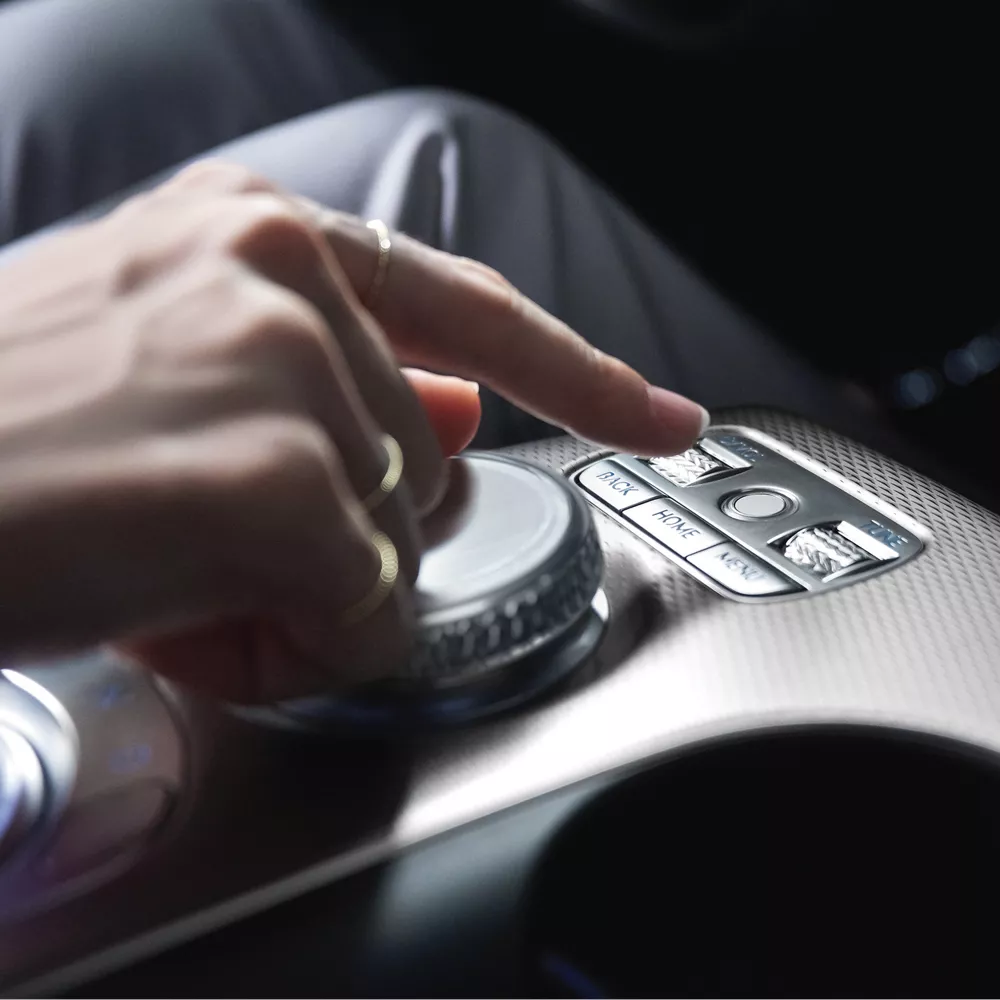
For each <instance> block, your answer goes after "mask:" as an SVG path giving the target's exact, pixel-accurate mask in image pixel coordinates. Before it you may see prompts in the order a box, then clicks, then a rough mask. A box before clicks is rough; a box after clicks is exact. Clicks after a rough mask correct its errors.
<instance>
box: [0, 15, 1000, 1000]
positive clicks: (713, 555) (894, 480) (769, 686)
mask: <svg viewBox="0 0 1000 1000" xmlns="http://www.w3.org/2000/svg"><path fill="white" fill-rule="evenodd" d="M325 2H326V4H327V6H328V7H329V8H330V9H331V12H332V13H333V14H334V15H335V16H336V17H337V18H338V19H339V22H340V23H341V24H342V25H343V26H344V30H346V31H348V32H349V33H350V34H351V35H352V36H353V37H354V38H355V39H356V41H357V42H358V44H359V45H360V46H361V47H362V48H363V49H364V50H365V51H367V52H368V53H370V54H371V55H372V58H373V59H376V60H377V61H378V62H379V63H380V64H381V65H382V66H383V68H385V69H386V71H387V72H388V73H390V75H391V76H392V78H393V80H394V82H395V83H396V84H398V85H399V86H435V87H447V88H450V89H454V90H458V91H463V92H466V93H472V94H475V95H479V96H481V97H484V98H486V99H488V100H491V101H494V102H496V103H498V104H500V105H503V106H505V107H507V108H510V109H512V110H514V111H515V112H517V113H518V114H520V115H522V116H523V117H524V118H526V119H527V120H529V121H531V122H533V123H535V124H537V125H538V126H540V127H541V128H542V129H544V130H545V131H546V132H548V133H549V134H551V135H553V136H554V137H555V138H556V140H557V141H558V142H559V143H560V144H561V145H562V146H563V147H564V148H565V149H567V150H568V151H569V152H570V153H571V154H572V155H573V156H574V157H575V158H576V159H577V160H578V161H579V162H580V163H582V164H583V165H584V166H585V168H586V169H587V170H589V171H590V172H591V173H592V174H593V175H594V176H596V177H597V178H598V179H599V180H600V181H601V182H602V183H603V184H605V185H606V186H607V187H608V188H609V189H611V190H612V191H613V192H614V193H615V194H616V195H617V196H618V197H619V198H621V199H622V200H623V201H624V202H625V203H627V204H628V205H629V206H630V207H631V208H632V209H633V210H634V211H635V213H636V214H637V215H638V216H639V217H641V218H642V219H644V220H645V221H646V222H647V223H648V224H649V225H650V226H651V227H652V228H653V229H654V230H655V231H656V232H657V234H658V235H659V236H660V237H661V238H662V239H663V240H664V241H665V242H666V243H668V244H669V245H670V246H671V247H672V248H673V249H674V250H675V251H676V252H677V253H678V254H679V255H680V256H681V257H682V258H683V259H685V260H686V261H688V262H689V263H690V264H692V266H694V267H695V268H696V269H697V270H698V271H699V272H701V273H702V274H704V275H705V276H706V277H707V278H708V279H709V280H710V282H711V283H712V284H713V286H715V287H716V288H718V289H719V290H720V291H721V292H722V293H723V294H724V295H725V296H726V297H727V298H729V299H730V300H731V301H732V302H734V303H735V304H736V305H737V306H738V307H739V308H740V309H741V310H742V311H744V312H745V313H746V314H748V315H749V316H751V317H752V318H753V319H755V320H756V321H757V322H759V323H760V324H761V325H762V326H763V327H765V328H767V329H769V330H771V331H773V332H774V333H775V334H776V335H777V336H778V337H779V338H780V340H781V341H782V342H783V344H784V345H785V346H786V348H787V349H788V350H789V351H790V352H796V353H799V354H801V355H803V356H804V357H806V358H807V359H808V360H809V361H810V362H811V363H812V364H813V365H814V366H816V367H817V368H819V369H820V370H822V371H824V372H825V373H827V374H829V375H831V376H833V377H834V378H835V379H836V380H838V382H840V383H842V384H843V385H844V386H846V387H848V388H849V390H850V391H851V392H852V393H853V394H854V395H855V396H856V398H858V399H860V400H864V401H865V402H866V404H867V405H868V407H869V409H870V412H871V414H872V422H873V425H878V426H881V427H886V428H890V429H891V430H892V431H893V432H894V433H895V434H897V435H898V440H899V441H900V442H902V445H901V447H900V451H899V453H896V454H890V453H887V452H885V451H882V450H876V449H875V448H874V447H873V446H872V441H866V440H861V439H860V438H859V439H858V440H855V439H853V438H848V437H845V436H844V435H843V434H841V433H839V432H838V431H835V430H833V429H830V428H827V427H823V426H820V425H819V424H816V423H814V422H812V421H810V420H807V419H805V418H803V417H802V416H800V415H799V414H795V413H789V412H781V411H777V410H771V409H767V408H762V407H750V406H747V407H742V408H734V409H730V410H727V411H724V412H716V413H713V415H712V416H713V422H712V425H711V427H710V428H709V429H708V431H707V432H706V433H705V435H704V437H703V438H702V439H700V440H699V441H698V443H697V444H696V445H695V446H694V447H693V448H691V449H690V450H689V451H687V452H685V453H684V454H682V455H679V456H672V457H664V458H654V459H649V460H645V459H642V460H640V459H638V458H636V457H635V456H632V455H625V454H619V453H616V452H614V451H611V450H609V449H597V448H595V446H594V445H593V444H590V443H587V442H584V441H581V440H578V439H576V438H573V437H570V436H559V437H556V438H551V439H546V440H543V441H539V442H533V443H530V444H522V445H518V446H516V447H513V448H508V449H503V450H502V451H500V452H481V453H476V454H471V455H468V456H466V457H463V458H459V459H455V460H453V462H452V463H451V465H452V469H451V474H450V484H449V492H448V494H447V497H446V499H445V501H444V503H443V504H442V506H441V507H440V508H439V509H438V510H437V511H435V513H434V514H433V515H432V518H431V520H430V523H429V526H428V539H429V545H428V551H427V554H426V557H425V562H424V564H423V566H422V569H421V576H420V580H419V587H420V588H422V590H421V600H422V601H424V602H425V603H424V604H423V607H424V608H425V609H426V614H425V615H424V617H423V618H422V619H421V623H420V626H419V627H420V633H419V642H418V646H417V653H416V654H415V656H414V659H413V662H412V663H411V664H410V665H409V667H408V669H407V673H406V675H405V676H401V677H399V678H397V679H395V680H393V681H389V682H384V683H380V684H378V685H368V686H366V687H364V688H363V689H360V690H358V691H356V692H350V693H347V694H343V693H342V694H339V695H338V696H336V697H333V696H330V697H323V698H313V699H303V700H298V701H294V702H287V703H281V704H279V705H273V706H265V707H258V708H253V709H250V708H245V707H237V706H231V705H224V704H218V703H213V702H211V701H209V700H206V699H204V698H199V697H196V696H194V695H192V694H190V693H189V692H186V691H184V690H181V689H179V688H175V687H173V686H171V685H168V684H167V683H165V682H163V681H160V680H158V679H155V678H153V677H151V676H150V675H148V674H146V673H144V672H143V671H142V670H141V669H139V668H138V667H137V666H136V665H134V664H132V663H130V662H128V661H126V660H125V659H123V658H120V657H118V656H116V655H115V654H113V653H111V652H109V651H106V650H103V649H101V650H86V651H80V652H79V653H78V654H74V655H73V656H69V657H65V658H61V659H60V660H58V661H52V662H45V663H42V664H39V663H28V664H20V663H19V664H16V665H13V666H11V667H10V668H9V669H6V670H3V671H2V675H0V993H2V994H3V995H5V996H72V997H119V996H121V997H125V996H129V997H136V996H149V997H159V996H163V997H166V996H171V997H176V996H194V995H198V996H263V995H274V996H278V995H281V996H434V997H451V996H456V997H457V996H463V997H472V996H511V997H518V996H530V997H604V996H684V997H719V996H766V997H786V996H787V997H793V996H794V997H801V996H816V997H822V996H829V997H847V996H887V997H889V996H891V997H895V996H899V997H903V996H906V997H916V996H970V997H971V996H997V995H998V994H1000V964H998V963H997V961H996V959H995V952H996V945H995V940H996V935H995V933H994V930H995V926H994V925H995V921H996V917H995V912H996V905H995V900H996V897H997V890H998V889H1000V863H998V860H997V851H996V849H995V845H996V844H997V842H998V838H1000V758H998V757H997V750H998V749H1000V669H998V658H997V649H998V648H1000V579H998V576H1000V572H998V571H1000V516H998V513H997V512H998V511H1000V472H998V469H997V467H996V466H994V465H993V463H992V461H991V460H990V458H989V455H990V452H989V449H987V450H986V451H985V453H984V451H983V449H982V448H981V447H980V444H981V442H982V441H983V440H988V438H984V437H983V434H984V433H985V430H986V429H988V427H990V426H996V425H997V421H998V417H1000V292H998V288H1000V285H998V281H997V274H998V269H997V264H998V259H997V257H998V254H997V246H998V241H997V238H996V234H997V232H1000V229H998V226H997V223H998V222H1000V212H998V207H1000V206H998V199H997V195H996V188H997V184H996V179H995V176H994V174H995V170H994V169H993V167H994V158H993V142H992V139H993V136H992V133H993V131H994V129H993V128H992V127H990V126H989V121H991V120H994V119H995V111H994V107H993V103H994V100H993V92H992V90H993V87H992V85H993V84H994V80H993V77H994V72H993V65H992V63H993V58H992V57H993V55H994V50H995V42H994V35H993V33H992V32H991V27H992V24H991V21H992V19H991V18H990V16H989V15H990V12H989V10H988V9H987V8H985V7H980V6H976V5H971V4H969V5H957V6H955V5H952V6H949V7H947V8H945V7H943V6H941V5H937V4H927V5H922V6H921V5H918V6H911V5H907V6H904V5H896V4H890V5H873V4H860V3H853V2H850V0H848V2H845V3H834V2H832V0H808V2H806V0H703V2H700V3H695V2H691V0H533V2H531V3H506V4H487V5H483V4H462V5H458V4H452V3H444V2H443V0H425V2H423V3H420V4H414V3H412V2H407V0H381V2H380V3H378V4H361V5H359V4H348V3H342V2H338V0H325ZM473 552H474V553H475V563H476V565H475V567H471V566H470V553H473ZM994 881H996V882H997V883H998V884H997V886H994V884H993V883H994Z"/></svg>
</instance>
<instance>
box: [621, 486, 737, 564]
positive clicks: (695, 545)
mask: <svg viewBox="0 0 1000 1000" xmlns="http://www.w3.org/2000/svg"><path fill="white" fill-rule="evenodd" d="M625 517H626V518H627V519H628V520H629V521H631V522H632V523H633V524H636V525H638V526H639V527H640V528H642V530H643V531H645V532H648V533H649V534H650V535H652V536H653V537H654V538H655V539H656V540H657V541H658V542H662V543H663V544H664V545H666V547H667V548H668V549H670V550H672V551H673V552H676V553H677V554H678V555H679V556H689V555H691V553H692V552H700V551H701V550H702V549H707V548H708V547H709V546H710V545H717V544H718V543H719V542H721V541H724V540H725V536H724V535H720V534H719V532H717V531H715V530H714V529H712V528H710V527H709V526H708V525H707V524H705V522H704V521H702V520H700V519H699V518H697V517H695V516H694V514H692V513H691V512H690V511H688V510H685V509H684V508H683V507H680V506H678V505H677V504H675V503H673V502H672V501H671V500H650V501H648V502H647V503H644V504H640V505H639V506H638V507H632V508H631V509H630V510H628V511H626V512H625Z"/></svg>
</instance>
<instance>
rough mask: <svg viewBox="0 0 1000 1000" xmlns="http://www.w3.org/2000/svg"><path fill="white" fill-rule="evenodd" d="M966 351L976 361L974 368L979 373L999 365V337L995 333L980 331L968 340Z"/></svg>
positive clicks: (983, 373) (982, 373) (984, 372)
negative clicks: (976, 335)
mask: <svg viewBox="0 0 1000 1000" xmlns="http://www.w3.org/2000/svg"><path fill="white" fill-rule="evenodd" d="M966 351H967V352H968V353H969V354H970V355H972V357H973V358H974V359H975V362H976V370H977V371H978V372H979V374H980V375H985V374H987V372H991V371H993V370H994V369H995V368H998V367H1000V337H998V336H997V335H996V334H995V333H981V334H980V335H979V336H978V337H973V338H972V340H970V341H969V343H968V345H967V347H966Z"/></svg>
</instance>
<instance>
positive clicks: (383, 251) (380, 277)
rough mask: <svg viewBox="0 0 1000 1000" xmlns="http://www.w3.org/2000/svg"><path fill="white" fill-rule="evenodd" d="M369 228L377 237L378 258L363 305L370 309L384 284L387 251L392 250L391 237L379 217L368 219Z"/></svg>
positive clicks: (387, 263) (386, 271)
mask: <svg viewBox="0 0 1000 1000" xmlns="http://www.w3.org/2000/svg"><path fill="white" fill-rule="evenodd" d="M366 225H367V227H368V228H369V229H373V230H374V231H375V235H376V236H377V237H378V260H376V262H375V276H374V277H373V278H372V283H371V284H370V285H369V286H368V293H367V295H365V300H364V302H365V306H366V307H367V308H368V309H372V308H374V306H375V303H376V302H377V301H378V296H379V293H380V292H381V291H382V286H383V285H384V284H385V276H386V274H387V273H388V271H389V253H390V251H391V250H392V239H391V238H390V236H389V227H388V226H387V225H386V224H385V223H384V222H383V221H382V220H381V219H370V220H369V221H368V222H367V223H366Z"/></svg>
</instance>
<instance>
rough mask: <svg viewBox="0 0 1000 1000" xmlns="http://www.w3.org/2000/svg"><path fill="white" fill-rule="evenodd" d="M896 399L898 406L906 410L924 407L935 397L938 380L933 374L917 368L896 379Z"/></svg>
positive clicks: (937, 390)
mask: <svg viewBox="0 0 1000 1000" xmlns="http://www.w3.org/2000/svg"><path fill="white" fill-rule="evenodd" d="M895 390H896V398H897V400H898V401H899V405H900V406H902V407H904V408H905V409H908V410H915V409H916V408H917V407H919V406H926V405H927V404H928V403H930V402H933V400H934V398H935V396H937V394H938V392H939V389H938V380H937V379H936V378H935V377H934V373H933V372H929V371H927V370H926V369H924V368H918V369H916V370H914V371H912V372H907V373H906V374H905V375H900V376H899V378H898V379H896V386H895Z"/></svg>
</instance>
